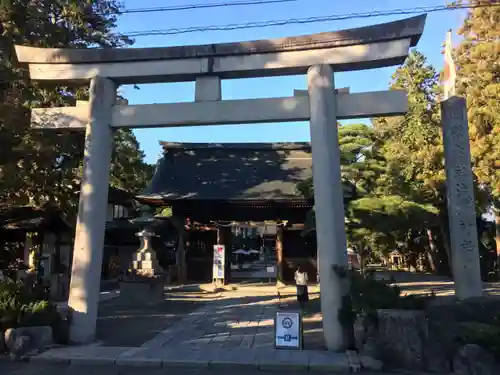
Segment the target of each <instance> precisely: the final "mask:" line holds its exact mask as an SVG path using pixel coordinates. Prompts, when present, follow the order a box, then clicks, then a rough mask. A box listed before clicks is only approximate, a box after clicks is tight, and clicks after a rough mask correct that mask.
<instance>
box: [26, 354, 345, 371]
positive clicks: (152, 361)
mask: <svg viewBox="0 0 500 375" xmlns="http://www.w3.org/2000/svg"><path fill="white" fill-rule="evenodd" d="M29 361H30V362H32V363H40V364H58V365H73V366H110V365H111V366H118V367H136V368H137V367H141V368H172V367H173V368H175V367H189V368H211V369H234V370H238V369H241V370H243V369H254V370H261V371H263V372H265V371H273V372H277V371H293V370H301V371H311V372H318V373H322V372H328V373H342V374H345V373H349V372H351V368H350V366H342V365H326V364H321V365H311V364H306V363H304V364H300V363H290V364H287V363H279V362H278V363H272V362H267V361H265V362H264V363H261V362H259V361H256V362H254V363H251V362H238V361H224V360H208V359H207V360H200V359H199V360H196V359H195V360H189V361H187V360H182V359H180V360H173V359H172V360H171V359H169V360H162V359H160V358H140V357H139V358H120V357H102V358H95V357H94V358H92V357H83V356H82V357H75V358H70V357H65V358H64V357H55V356H53V357H40V356H35V357H31V358H29Z"/></svg>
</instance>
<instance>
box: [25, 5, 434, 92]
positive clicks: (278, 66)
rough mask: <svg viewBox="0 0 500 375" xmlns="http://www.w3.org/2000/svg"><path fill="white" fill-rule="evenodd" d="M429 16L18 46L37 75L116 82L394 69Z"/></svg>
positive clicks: (416, 39) (415, 39) (37, 77)
mask: <svg viewBox="0 0 500 375" xmlns="http://www.w3.org/2000/svg"><path fill="white" fill-rule="evenodd" d="M425 20H426V15H425V14H424V15H420V16H416V17H411V18H406V19H403V20H399V21H394V22H389V23H383V24H378V25H372V26H366V27H359V28H354V29H347V30H341V31H334V32H324V33H319V34H312V35H303V36H296V37H288V38H280V39H267V40H257V41H248V42H237V43H219V44H208V45H197V46H176V47H159V48H117V49H102V48H95V49H94V48H92V49H57V48H35V47H27V46H16V54H17V58H18V61H19V62H21V63H28V64H29V66H30V75H31V78H32V79H35V80H50V81H80V82H81V81H89V80H90V79H91V78H92V77H94V76H96V75H101V76H104V77H109V78H111V79H113V80H114V81H115V82H117V83H119V84H120V83H128V84H131V83H148V82H149V83H152V82H158V83H159V82H176V81H178V82H179V81H193V80H195V79H196V78H197V77H200V76H203V75H216V76H218V77H220V78H250V77H265V76H277V75H292V74H304V73H305V72H306V71H307V68H308V67H309V66H311V65H314V64H316V63H318V62H321V63H326V64H330V65H331V66H332V67H333V69H334V70H335V71H342V70H359V69H367V68H379V67H385V66H392V65H396V64H399V63H401V62H403V61H404V59H405V58H406V56H407V54H408V48H410V47H413V46H415V45H416V44H417V42H418V40H419V39H420V36H421V35H422V32H423V29H424V25H425Z"/></svg>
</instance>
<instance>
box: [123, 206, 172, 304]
mask: <svg viewBox="0 0 500 375" xmlns="http://www.w3.org/2000/svg"><path fill="white" fill-rule="evenodd" d="M130 222H131V223H135V224H139V225H142V226H143V229H142V230H141V231H139V232H138V233H136V236H137V237H139V239H140V241H141V245H140V247H139V249H138V250H137V251H136V252H135V253H134V254H133V256H132V269H131V275H130V277H128V278H127V279H126V280H123V281H122V283H121V284H120V298H121V299H126V300H128V301H130V300H133V301H136V302H140V303H155V302H158V301H161V300H163V294H164V284H165V278H164V276H165V273H164V271H163V269H162V268H161V266H160V264H159V262H158V259H157V258H156V251H155V250H154V249H153V246H152V242H153V238H154V237H156V236H157V235H156V233H155V232H154V231H153V230H152V229H151V227H152V224H153V223H154V222H156V219H155V218H154V216H153V214H152V212H151V210H150V209H149V208H148V207H145V208H143V209H142V210H141V216H140V217H138V218H135V219H132V220H130Z"/></svg>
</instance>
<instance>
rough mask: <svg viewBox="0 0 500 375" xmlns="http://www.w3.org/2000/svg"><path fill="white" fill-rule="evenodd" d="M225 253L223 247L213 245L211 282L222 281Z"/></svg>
mask: <svg viewBox="0 0 500 375" xmlns="http://www.w3.org/2000/svg"><path fill="white" fill-rule="evenodd" d="M225 252H226V247H225V246H224V245H214V265H213V276H212V279H213V280H217V279H219V280H224V266H225Z"/></svg>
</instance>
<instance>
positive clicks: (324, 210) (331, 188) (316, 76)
mask: <svg viewBox="0 0 500 375" xmlns="http://www.w3.org/2000/svg"><path fill="white" fill-rule="evenodd" d="M307 83H308V90H309V103H310V104H309V105H310V110H311V118H310V132H311V146H312V159H313V182H314V201H315V202H316V205H315V213H316V236H317V243H318V259H319V274H320V277H321V284H322V285H323V286H325V287H324V288H321V311H322V313H323V332H324V336H325V341H326V346H327V348H328V349H330V350H335V351H340V350H342V349H345V344H346V333H345V332H346V329H345V327H342V325H341V323H340V321H339V318H338V316H339V311H340V309H341V308H342V304H343V303H344V301H345V296H347V295H348V293H349V285H348V280H347V279H346V278H342V277H341V275H339V273H338V272H336V267H347V265H348V263H347V241H346V233H345V227H344V202H343V190H342V181H341V176H340V151H339V142H338V131H337V126H336V124H337V108H336V99H335V87H334V80H333V71H332V68H331V67H330V66H329V65H314V66H312V67H311V68H309V70H308V72H307Z"/></svg>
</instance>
